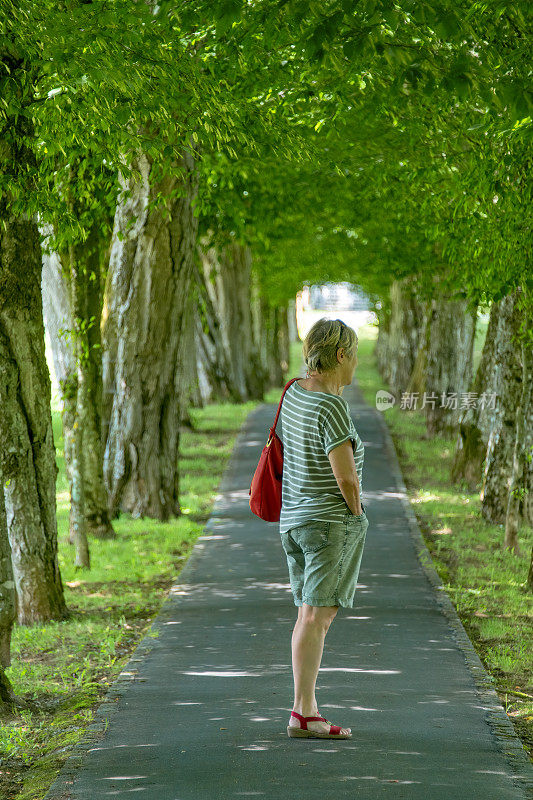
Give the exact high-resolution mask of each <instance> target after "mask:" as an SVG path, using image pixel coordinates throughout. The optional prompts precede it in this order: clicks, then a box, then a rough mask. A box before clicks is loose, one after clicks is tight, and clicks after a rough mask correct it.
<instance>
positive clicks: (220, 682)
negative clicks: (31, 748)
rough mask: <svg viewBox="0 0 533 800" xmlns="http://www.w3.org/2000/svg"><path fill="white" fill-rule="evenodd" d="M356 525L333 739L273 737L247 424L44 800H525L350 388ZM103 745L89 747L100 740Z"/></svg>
mask: <svg viewBox="0 0 533 800" xmlns="http://www.w3.org/2000/svg"><path fill="white" fill-rule="evenodd" d="M343 396H344V397H345V398H346V399H347V400H348V402H349V403H350V406H351V410H352V415H353V417H354V421H355V423H356V427H357V429H358V432H359V433H360V435H361V438H362V439H363V441H364V444H365V447H366V455H365V465H364V491H363V499H364V502H365V506H366V507H367V516H368V519H369V522H370V526H369V529H368V534H367V539H366V547H365V552H364V554H363V561H362V565H361V571H360V574H359V587H358V590H357V594H356V599H357V607H356V608H354V609H340V610H339V613H338V615H337V617H336V619H335V620H334V622H333V624H332V626H331V628H330V630H329V632H328V635H327V637H326V642H325V648H324V656H323V660H322V667H321V669H320V672H319V675H318V681H317V699H318V704H319V709H320V711H321V712H323V714H324V715H325V716H326V717H327V718H328V719H330V720H332V721H333V722H335V723H337V724H341V725H347V726H350V727H351V728H352V732H353V737H352V739H349V740H342V741H338V740H337V741H335V740H333V741H321V740H319V739H309V740H298V739H289V738H288V737H287V733H286V726H287V724H288V720H289V715H290V710H291V708H292V690H293V684H292V671H291V650H290V640H291V632H292V628H293V624H294V620H295V618H296V614H297V610H296V608H295V606H294V604H293V600H292V595H291V593H290V588H289V585H288V575H287V569H286V562H285V556H284V553H283V550H282V547H281V542H280V539H279V533H278V524H277V523H266V522H263V521H262V520H260V519H258V518H257V517H255V516H254V515H253V514H252V513H251V512H250V510H249V505H248V488H249V485H250V480H251V475H252V474H253V470H254V469H255V466H256V464H257V461H258V458H259V454H260V452H261V448H262V447H263V445H264V443H265V441H266V437H267V434H268V427H269V426H270V425H271V424H272V419H273V415H274V411H275V406H272V405H265V404H263V405H261V406H259V407H257V408H256V409H255V410H254V411H253V412H252V413H251V414H250V415H249V417H248V419H247V420H246V423H245V425H244V426H243V429H242V430H241V432H240V434H239V436H238V439H237V442H236V445H235V449H234V452H233V455H232V458H231V460H230V462H229V465H228V468H227V470H226V472H225V474H224V477H223V479H222V482H221V484H220V487H219V496H218V500H217V502H216V505H215V507H214V512H213V516H212V517H211V518H210V520H209V522H208V524H207V526H206V533H205V535H204V536H202V537H201V538H200V539H199V540H198V543H197V545H196V546H195V549H194V551H193V554H192V556H191V558H190V560H189V561H188V562H187V565H186V567H185V569H184V570H183V571H182V573H181V575H180V576H179V578H178V580H179V583H177V585H176V586H175V587H174V588H173V590H172V591H171V594H170V596H169V598H168V600H167V601H166V602H165V604H164V605H163V608H162V610H161V612H160V614H159V615H158V617H157V618H156V619H155V621H154V623H153V626H152V628H151V631H152V632H157V633H158V634H159V636H158V638H151V637H150V636H148V637H146V638H145V639H144V640H143V641H142V642H141V643H140V644H139V647H138V648H137V650H136V651H135V653H134V655H133V657H132V659H131V661H130V662H129V663H128V665H127V666H126V667H125V668H124V671H123V673H121V676H120V678H119V680H118V681H117V682H116V683H115V684H114V685H113V687H111V689H110V692H109V695H108V700H107V701H106V702H105V703H104V704H103V705H101V706H100V708H99V711H98V715H97V717H96V719H95V723H94V725H93V726H92V728H91V729H90V731H89V732H88V735H87V737H86V738H85V740H84V741H83V742H82V743H80V745H79V746H78V747H77V748H76V749H75V751H74V753H73V755H72V756H71V757H70V758H69V760H68V761H67V762H66V764H65V766H64V768H63V770H62V772H61V773H60V775H59V777H58V780H57V781H56V782H55V783H54V785H53V786H52V788H51V790H50V792H49V794H48V795H47V798H48V800H52V798H53V800H58V798H61V800H67V798H68V799H69V800H103V798H110V797H114V798H120V800H122V799H124V800H125V799H126V798H132V797H138V798H143V800H193V799H194V800H208V799H209V800H229V798H232V800H233V799H238V798H246V797H258V798H259V797H264V798H265V800H267V798H268V800H289V799H290V798H295V799H296V800H300V799H301V800H304V798H305V800H318V798H327V800H335V798H343V799H344V798H354V797H360V798H361V800H374V798H408V799H409V800H524V799H525V798H528V797H531V787H532V786H533V780H532V775H533V768H532V767H531V763H530V761H529V759H528V758H527V754H526V752H525V750H524V749H523V747H522V745H521V743H520V741H519V740H518V739H517V738H516V737H515V736H514V733H513V729H512V726H511V724H510V722H509V720H508V718H507V717H506V715H505V713H504V711H503V709H502V707H501V705H500V704H499V702H498V699H497V696H496V694H495V693H494V691H493V689H492V688H491V685H490V682H489V680H488V676H487V674H486V672H485V670H484V669H483V667H482V665H481V662H480V661H479V659H478V658H477V656H476V655H475V652H474V650H473V647H472V645H471V643H470V642H469V640H468V638H467V636H466V634H465V632H464V629H463V627H462V626H461V624H460V622H459V620H458V619H457V616H456V615H455V612H454V610H453V606H452V605H451V603H450V601H449V598H448V596H447V595H446V594H445V593H444V592H442V590H440V589H439V588H438V587H439V581H438V577H437V575H436V573H435V571H434V570H433V568H432V567H431V566H428V565H427V564H428V563H429V562H428V558H427V555H428V554H427V550H425V546H424V545H423V543H422V540H421V537H420V533H419V531H418V528H417V526H416V521H415V518H414V516H413V512H412V510H411V508H410V506H409V503H408V501H407V499H406V497H405V489H404V486H403V481H402V479H401V475H400V474H399V471H398V466H397V461H396V456H395V454H394V451H393V449H391V443H390V437H389V435H388V433H387V431H386V429H385V427H384V424H383V421H382V419H381V417H380V414H379V413H378V412H377V411H376V410H375V409H372V408H370V407H368V406H366V405H365V404H364V402H363V399H362V396H361V395H360V393H359V391H358V389H357V388H356V386H355V385H353V386H350V387H347V388H346V389H345V391H344V395H343ZM106 724H108V728H107V731H105V732H104V727H105V725H106Z"/></svg>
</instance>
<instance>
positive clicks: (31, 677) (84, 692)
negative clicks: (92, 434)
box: [0, 388, 280, 800]
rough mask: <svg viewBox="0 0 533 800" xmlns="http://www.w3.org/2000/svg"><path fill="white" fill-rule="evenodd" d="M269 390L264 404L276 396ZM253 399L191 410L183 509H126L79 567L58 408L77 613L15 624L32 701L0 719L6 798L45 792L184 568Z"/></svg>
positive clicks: (13, 673) (61, 510)
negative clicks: (85, 566) (173, 514)
mask: <svg viewBox="0 0 533 800" xmlns="http://www.w3.org/2000/svg"><path fill="white" fill-rule="evenodd" d="M279 396H280V390H279V389H277V388H274V389H271V390H270V391H269V392H268V393H267V395H266V396H265V401H266V402H272V403H274V402H277V401H278V400H279ZM256 405H257V402H249V403H243V404H242V405H233V404H231V403H223V404H213V405H208V406H206V407H205V408H203V409H195V408H191V409H190V416H191V419H192V421H193V428H194V429H193V430H191V429H189V428H187V427H184V428H182V431H181V443H180V458H179V467H180V504H181V508H182V516H181V517H179V518H177V519H174V520H172V521H170V522H166V523H161V522H158V521H156V520H153V519H149V518H144V519H133V518H132V517H131V516H130V515H128V514H121V515H120V517H119V518H118V519H116V520H114V521H113V527H114V529H115V531H116V534H117V537H116V539H110V540H98V539H94V538H91V539H90V542H89V546H90V552H91V569H90V571H77V570H75V568H74V565H73V562H74V548H73V546H72V545H70V544H69V543H68V516H69V502H70V500H69V492H68V484H67V479H66V474H65V461H64V452H63V436H62V426H61V418H60V413H59V411H58V409H57V408H54V409H53V412H52V416H53V425H54V441H55V443H56V453H57V464H58V468H59V474H58V479H57V519H58V549H59V564H60V569H61V575H62V579H63V585H64V589H65V598H66V602H67V606H68V608H69V610H70V611H71V612H72V617H71V619H69V620H66V621H61V622H50V623H46V624H44V625H35V626H32V627H25V626H18V625H17V626H15V628H14V629H13V636H12V644H11V653H12V663H11V666H10V667H8V668H7V670H6V673H7V675H8V677H9V679H10V681H11V683H12V684H13V688H14V690H15V693H16V694H17V695H18V696H19V697H21V698H22V699H23V700H25V701H28V702H29V703H30V704H31V708H30V709H28V710H25V711H23V712H22V713H20V714H17V715H16V716H10V717H6V718H4V719H3V720H2V725H1V726H0V797H2V798H5V800H15V798H16V800H41V799H42V798H43V797H44V796H45V794H46V793H47V791H48V789H49V788H50V786H51V784H52V783H53V781H54V780H55V778H56V776H57V773H58V771H59V770H60V768H61V766H62V765H63V763H64V762H65V760H66V759H67V757H68V756H69V754H70V752H71V750H72V747H73V746H74V745H75V744H76V743H77V742H78V741H79V740H80V739H81V738H82V736H83V735H84V733H85V730H86V728H87V725H89V724H90V723H91V722H92V721H93V718H94V714H95V711H96V709H97V708H98V705H99V704H100V703H101V702H102V700H103V698H104V695H105V693H106V691H107V690H108V688H109V686H110V685H111V683H112V682H113V681H114V680H115V678H116V677H117V675H118V674H119V672H121V670H122V669H123V667H124V665H125V664H126V663H127V662H128V661H129V659H130V657H131V655H132V653H133V651H134V650H135V648H136V646H137V644H138V643H139V641H140V639H141V638H143V636H144V635H145V634H146V632H147V630H148V628H149V627H150V625H151V622H152V619H153V617H154V615H156V614H157V612H158V610H159V609H160V607H161V605H162V603H163V601H164V600H165V598H166V596H167V595H168V592H169V590H170V587H171V586H172V585H173V584H174V583H175V582H176V578H177V576H178V575H179V573H180V571H181V569H182V568H183V566H184V564H185V562H186V560H187V558H188V556H189V554H190V552H191V550H192V548H193V545H194V543H195V541H196V539H197V538H198V536H200V535H201V534H202V532H203V529H204V525H205V523H206V522H207V520H208V519H209V516H210V514H211V509H212V507H213V503H214V499H215V496H216V494H217V487H218V485H219V482H220V479H221V477H222V474H223V472H224V469H225V466H226V463H227V461H228V458H229V456H230V454H231V452H232V450H233V444H234V441H235V438H236V436H237V434H238V432H239V430H240V428H241V426H242V424H243V422H244V420H245V419H246V417H247V416H248V414H249V413H250V411H251V410H252V409H253V408H255V407H256Z"/></svg>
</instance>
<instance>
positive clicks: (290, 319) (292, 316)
mask: <svg viewBox="0 0 533 800" xmlns="http://www.w3.org/2000/svg"><path fill="white" fill-rule="evenodd" d="M287 324H288V326H289V343H290V344H292V343H293V342H299V341H300V337H299V336H298V325H297V324H296V300H295V299H293V298H291V299H290V300H289V307H288V310H287ZM289 352H290V351H289Z"/></svg>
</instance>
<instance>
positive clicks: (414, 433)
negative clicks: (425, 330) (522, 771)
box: [355, 324, 533, 761]
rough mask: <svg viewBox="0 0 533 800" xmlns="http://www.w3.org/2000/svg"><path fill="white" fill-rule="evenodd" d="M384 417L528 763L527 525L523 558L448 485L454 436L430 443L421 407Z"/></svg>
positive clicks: (531, 602) (373, 371) (477, 507)
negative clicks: (506, 547)
mask: <svg viewBox="0 0 533 800" xmlns="http://www.w3.org/2000/svg"><path fill="white" fill-rule="evenodd" d="M485 330H486V324H485V326H479V327H478V335H477V336H476V341H475V352H474V367H477V364H478V363H479V359H480V355H481V348H482V346H483V341H484V333H485ZM358 334H359V364H358V367H357V369H356V373H355V379H356V380H357V382H358V384H359V387H360V389H361V392H362V394H363V396H364V398H365V401H366V402H367V403H368V404H369V405H370V406H372V407H374V408H375V398H376V392H377V391H378V389H386V390H388V389H389V387H388V386H387V385H386V384H385V382H384V381H383V379H382V378H381V376H380V374H379V372H378V369H377V365H376V361H375V357H374V355H373V351H374V346H375V339H376V336H377V329H376V328H372V327H371V326H368V327H367V328H361V329H360V330H359V331H358ZM384 416H385V421H386V423H387V425H388V426H389V430H390V432H391V436H392V439H393V441H394V445H395V448H396V452H397V454H398V460H399V462H400V467H401V470H402V474H403V477H404V482H405V486H406V489H407V492H408V496H409V500H410V502H411V504H412V507H413V510H414V512H415V514H416V517H417V520H418V525H419V527H420V531H421V533H422V536H423V537H424V541H425V543H426V546H427V548H428V550H429V552H430V553H431V557H432V560H433V564H434V567H435V569H436V570H437V572H438V574H439V577H440V579H441V580H442V585H443V587H444V589H445V590H446V592H447V594H448V595H449V597H450V599H451V601H452V603H453V604H454V606H455V609H456V611H457V614H458V616H459V619H460V620H461V622H462V624H463V626H464V628H465V630H466V632H467V634H468V636H469V638H470V640H471V641H472V644H473V645H474V647H475V649H476V652H477V654H478V656H479V658H480V659H481V661H482V663H483V665H484V667H485V669H486V670H487V672H488V673H489V674H491V675H492V676H493V677H494V679H495V686H494V688H495V689H496V692H497V694H498V697H499V699H500V702H501V703H502V706H503V707H504V709H505V711H506V713H507V715H508V717H509V719H510V720H511V722H512V724H513V727H514V729H515V731H516V734H517V735H518V736H519V737H520V739H521V741H522V743H523V745H524V747H525V749H526V750H527V752H528V754H529V757H530V759H531V760H532V761H533V670H532V662H531V652H532V636H531V630H532V622H533V596H532V595H531V594H530V593H527V592H526V591H525V582H526V578H527V574H528V569H529V561H530V557H531V545H532V539H531V528H530V527H529V526H528V525H526V524H522V526H521V527H520V530H519V536H518V539H519V546H520V551H521V554H520V555H514V554H513V553H511V552H509V551H507V550H504V549H503V547H502V544H503V536H504V526H503V525H499V524H498V525H493V524H490V523H488V522H486V521H485V520H484V519H483V517H482V516H481V499H480V492H479V491H476V492H470V491H469V490H468V489H467V488H466V486H465V485H455V484H452V482H451V480H450V472H451V466H452V461H453V456H454V452H455V439H449V438H444V437H435V438H430V439H427V438H426V423H425V413H424V411H421V410H415V411H406V410H401V409H399V408H398V407H397V406H393V407H392V408H390V409H388V410H387V411H386V412H384Z"/></svg>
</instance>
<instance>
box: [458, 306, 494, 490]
mask: <svg viewBox="0 0 533 800" xmlns="http://www.w3.org/2000/svg"><path fill="white" fill-rule="evenodd" d="M501 309H502V305H501V302H495V303H492V306H491V309H490V317H489V324H488V328H487V334H486V337H485V342H484V345H483V352H482V354H481V359H480V362H479V366H478V368H477V372H476V377H475V379H474V383H473V385H472V388H471V393H472V396H473V400H474V403H473V404H472V405H471V406H470V407H468V406H467V407H466V408H465V409H464V410H463V413H462V415H461V418H460V420H459V432H458V434H457V442H456V446H455V455H454V461H453V464H452V470H451V479H452V481H453V482H454V483H460V482H461V481H465V483H466V485H467V487H468V490H469V491H471V492H474V491H476V489H479V488H480V485H481V479H482V470H483V460H484V458H485V453H486V451H487V442H488V440H489V436H490V430H491V424H492V423H491V420H493V419H494V409H493V408H491V403H492V401H491V400H490V399H489V398H491V397H493V396H494V395H495V394H496V388H495V378H496V374H497V369H498V362H497V360H496V356H497V352H496V349H495V347H496V341H497V331H498V326H499V324H500V322H499V318H500V314H501ZM483 398H487V399H489V402H485V400H483Z"/></svg>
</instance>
